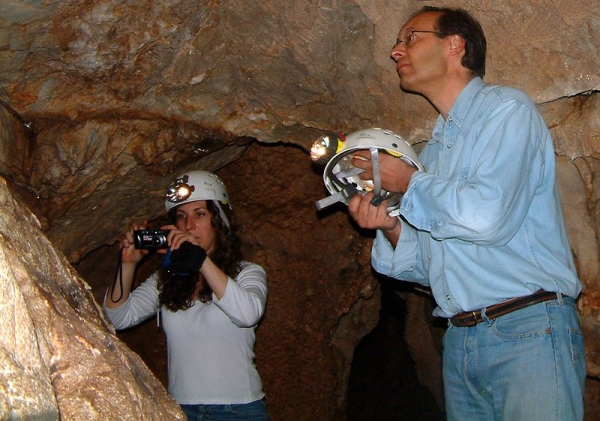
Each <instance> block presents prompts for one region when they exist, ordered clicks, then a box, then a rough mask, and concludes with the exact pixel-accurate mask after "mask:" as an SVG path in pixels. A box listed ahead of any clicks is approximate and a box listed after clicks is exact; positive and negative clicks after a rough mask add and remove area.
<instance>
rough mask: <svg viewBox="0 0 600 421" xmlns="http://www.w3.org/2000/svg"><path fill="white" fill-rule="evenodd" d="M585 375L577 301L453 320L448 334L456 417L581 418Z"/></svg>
mask: <svg viewBox="0 0 600 421" xmlns="http://www.w3.org/2000/svg"><path fill="white" fill-rule="evenodd" d="M585 374H586V366H585V350H584V344H583V336H582V334H581V329H580V323H579V315H578V313H577V309H576V307H575V300H573V299H572V298H568V297H562V296H559V297H558V298H557V299H554V300H550V301H547V302H544V303H539V304H535V305H532V306H530V307H526V308H523V309H520V310H517V311H514V312H512V313H509V314H506V315H504V316H501V317H499V318H497V319H495V320H489V319H486V318H485V317H484V322H482V323H479V324H478V325H476V326H473V327H456V326H452V325H451V324H450V325H449V327H448V330H447V331H446V333H445V336H444V351H443V376H444V390H445V399H446V414H447V417H448V421H465V420H469V421H484V420H485V421H581V420H583V389H584V383H585Z"/></svg>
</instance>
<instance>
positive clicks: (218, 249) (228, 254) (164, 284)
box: [158, 200, 242, 312]
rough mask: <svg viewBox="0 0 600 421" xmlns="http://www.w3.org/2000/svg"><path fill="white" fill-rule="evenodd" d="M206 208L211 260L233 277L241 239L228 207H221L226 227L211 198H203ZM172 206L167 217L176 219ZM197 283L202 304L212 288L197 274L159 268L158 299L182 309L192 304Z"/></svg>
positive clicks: (237, 261) (166, 304)
mask: <svg viewBox="0 0 600 421" xmlns="http://www.w3.org/2000/svg"><path fill="white" fill-rule="evenodd" d="M206 207H207V209H208V211H209V212H210V214H211V219H210V224H211V225H212V227H213V228H215V230H216V239H215V247H214V249H213V252H212V253H211V255H210V259H211V260H212V261H213V262H214V263H215V265H217V266H218V267H219V268H220V269H221V270H222V271H223V272H225V274H226V275H227V276H229V277H230V278H231V279H235V277H236V276H237V274H238V273H239V271H240V262H241V261H242V248H241V240H240V237H239V236H238V234H237V227H236V226H235V225H234V223H233V214H232V212H231V209H230V208H229V207H228V206H221V209H222V210H223V212H224V213H225V215H226V217H227V219H228V220H229V222H230V226H229V227H228V226H227V225H226V224H225V222H224V221H223V218H221V214H220V212H219V207H218V206H217V204H216V203H215V202H213V201H212V200H207V201H206ZM175 209H176V208H174V209H171V211H170V212H169V217H170V218H171V220H173V221H174V220H175ZM198 282H201V288H200V292H199V294H198V299H199V300H200V301H202V302H203V303H207V302H209V301H212V292H213V291H212V289H211V288H210V286H209V285H208V282H206V280H205V279H204V277H203V276H202V275H200V273H198V274H197V275H189V276H186V275H178V274H175V273H172V272H169V271H167V270H165V269H161V270H160V273H159V278H158V289H159V291H160V292H159V300H160V304H161V305H164V306H165V307H167V308H168V309H169V310H171V311H174V312H175V311H177V310H185V309H187V308H190V307H191V306H192V305H193V304H194V293H195V291H196V286H197V284H198Z"/></svg>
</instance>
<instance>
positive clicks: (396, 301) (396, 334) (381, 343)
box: [347, 280, 445, 421]
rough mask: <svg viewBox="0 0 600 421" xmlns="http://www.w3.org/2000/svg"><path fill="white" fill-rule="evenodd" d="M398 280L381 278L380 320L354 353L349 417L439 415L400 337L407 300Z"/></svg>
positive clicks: (359, 420)
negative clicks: (402, 294)
mask: <svg viewBox="0 0 600 421" xmlns="http://www.w3.org/2000/svg"><path fill="white" fill-rule="evenodd" d="M398 284H399V282H397V281H392V280H383V281H382V282H381V310H380V321H379V324H378V325H377V326H376V327H375V329H374V330H373V331H372V332H371V333H370V334H368V335H367V336H365V337H364V338H363V340H362V341H361V342H360V343H359V344H358V346H357V347H356V349H355V352H354V359H353V362H352V369H351V373H350V381H349V385H348V404H347V414H348V421H367V420H368V421H414V420H420V421H438V420H440V421H441V420H444V419H445V417H444V413H443V411H442V410H441V409H440V408H439V406H438V405H437V403H436V401H435V399H434V397H433V395H432V393H431V392H430V391H429V390H428V389H427V388H426V387H425V386H423V385H422V384H420V383H419V379H418V377H417V371H416V368H415V362H414V360H413V358H412V357H411V355H410V352H409V349H408V347H407V344H406V342H405V340H404V337H403V336H404V330H405V324H406V311H407V304H406V301H405V300H403V299H402V298H400V297H399V295H398V294H397V289H398V288H402V286H401V285H398Z"/></svg>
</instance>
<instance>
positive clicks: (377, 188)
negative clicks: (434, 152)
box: [317, 128, 425, 215]
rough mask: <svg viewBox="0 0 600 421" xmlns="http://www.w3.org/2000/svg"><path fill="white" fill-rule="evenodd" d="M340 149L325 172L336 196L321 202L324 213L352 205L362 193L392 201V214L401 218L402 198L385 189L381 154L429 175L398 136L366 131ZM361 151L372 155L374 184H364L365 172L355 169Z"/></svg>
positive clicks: (411, 150)
mask: <svg viewBox="0 0 600 421" xmlns="http://www.w3.org/2000/svg"><path fill="white" fill-rule="evenodd" d="M340 141H341V142H343V143H341V144H340V146H339V147H338V149H337V151H336V153H335V155H334V156H333V157H332V158H331V159H330V160H329V162H327V165H326V166H325V170H324V171H323V181H324V183H325V186H326V187H327V190H329V193H331V195H332V196H329V197H326V198H324V199H321V200H320V201H318V202H317V208H318V209H322V208H324V207H326V206H329V205H332V204H333V203H336V202H343V203H345V204H348V201H349V199H350V198H351V197H352V196H354V194H356V193H357V192H360V191H364V192H367V191H373V193H374V194H375V199H374V200H376V201H377V202H381V201H382V200H387V201H388V208H387V210H388V213H390V215H393V214H395V215H397V214H398V209H399V207H400V198H401V195H400V194H397V193H391V192H387V191H385V190H384V189H382V188H381V178H380V173H379V158H378V156H379V155H378V154H379V153H380V152H384V153H387V154H389V155H392V156H394V157H397V158H399V159H401V160H403V161H405V162H407V163H408V164H410V165H412V166H414V167H415V168H417V169H418V170H420V171H425V170H424V168H423V166H422V165H421V163H420V162H419V158H418V157H417V153H416V152H415V150H414V149H413V148H412V146H411V145H410V144H409V143H408V142H407V141H406V140H404V139H402V138H401V137H400V136H398V135H397V134H396V133H394V132H392V131H389V130H384V129H379V128H373V129H365V130H359V131H357V132H354V133H351V134H349V135H348V136H346V138H345V140H343V138H340ZM357 150H369V151H370V152H371V163H372V165H373V180H362V179H361V178H360V177H359V174H360V173H361V172H363V170H362V169H360V168H356V167H354V166H353V165H352V164H351V162H352V156H353V154H352V152H354V151H357Z"/></svg>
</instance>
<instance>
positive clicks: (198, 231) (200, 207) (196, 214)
mask: <svg viewBox="0 0 600 421" xmlns="http://www.w3.org/2000/svg"><path fill="white" fill-rule="evenodd" d="M212 216H213V215H212V213H211V212H210V211H209V210H208V208H207V207H206V201H205V200H198V201H197V202H190V203H185V204H183V205H180V206H178V207H177V209H176V211H175V225H176V226H177V229H179V230H181V231H186V232H189V233H190V234H192V235H193V236H194V237H196V239H197V240H198V245H199V246H200V247H202V248H203V249H204V250H205V251H206V252H207V253H210V252H211V251H212V249H213V247H214V246H215V241H216V236H217V232H216V230H215V228H214V227H213V226H212V225H211V223H210V221H211V219H212Z"/></svg>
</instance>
